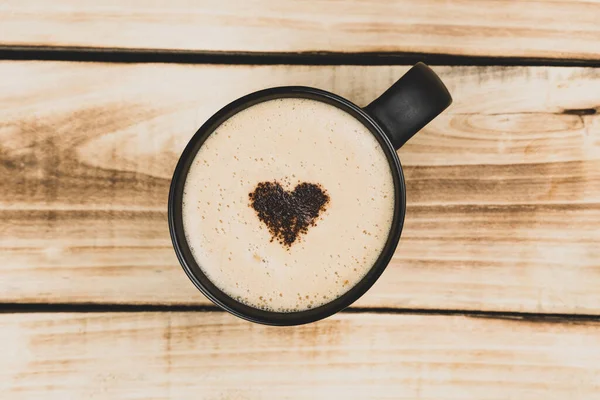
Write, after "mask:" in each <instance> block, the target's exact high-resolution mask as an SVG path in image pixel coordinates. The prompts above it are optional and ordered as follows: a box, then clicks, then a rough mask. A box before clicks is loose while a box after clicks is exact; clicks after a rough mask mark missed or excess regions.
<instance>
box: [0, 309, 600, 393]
mask: <svg viewBox="0 0 600 400" xmlns="http://www.w3.org/2000/svg"><path fill="white" fill-rule="evenodd" d="M240 338H243V341H242V340H240ZM0 341H1V343H2V346H3V347H4V351H3V358H1V359H0V392H2V393H3V398H6V397H5V396H8V397H9V398H15V399H26V398H44V399H61V400H62V399H65V398H77V399H95V398H110V399H113V398H121V399H183V398H194V399H274V398H276V399H316V398H328V399H332V398H335V399H392V398H393V399H416V398H418V399H432V400H433V399H435V400H444V399H452V400H458V399H477V400H485V399H545V400H551V399H557V400H559V399H560V400H563V399H573V400H575V399H581V400H593V399H598V398H600V397H599V396H600V363H599V362H598V360H600V323H574V324H560V323H547V322H526V321H519V320H495V319H485V318H469V317H462V316H423V315H354V314H341V315H338V316H335V317H333V318H331V319H329V320H327V321H323V322H319V323H316V324H313V325H309V326H302V327H293V328H272V327H264V326H258V325H250V324H248V323H245V322H241V321H239V320H237V319H236V318H234V317H232V316H230V315H226V314H225V313H201V314H197V313H119V314H115V313H113V314H110V313H109V314H95V313H92V314H21V315H11V314H5V315H0Z"/></svg>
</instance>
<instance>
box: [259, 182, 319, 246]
mask: <svg viewBox="0 0 600 400" xmlns="http://www.w3.org/2000/svg"><path fill="white" fill-rule="evenodd" d="M249 197H250V205H251V206H252V208H254V210H255V211H256V214H257V215H258V218H259V219H260V220H261V221H262V222H263V223H264V224H265V225H266V226H267V228H268V229H269V232H270V233H271V236H272V238H271V241H273V240H277V241H278V242H279V243H281V244H282V245H284V246H286V247H290V246H291V245H292V244H293V243H294V242H295V241H296V239H298V237H299V236H300V235H301V234H305V233H307V232H308V228H309V227H311V226H314V225H315V224H316V220H317V218H318V217H319V214H320V213H321V212H322V211H324V210H325V208H326V207H327V204H328V203H329V195H328V194H327V192H326V191H325V190H324V189H323V188H322V187H321V186H320V185H318V184H314V183H308V182H302V183H299V184H298V185H297V186H296V187H295V188H294V190H293V191H287V190H285V189H284V188H283V187H282V186H281V185H280V184H279V182H276V181H275V182H260V183H259V184H258V185H256V188H255V189H254V191H253V192H251V193H250V194H249Z"/></svg>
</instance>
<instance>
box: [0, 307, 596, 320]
mask: <svg viewBox="0 0 600 400" xmlns="http://www.w3.org/2000/svg"><path fill="white" fill-rule="evenodd" d="M127 312H130V313H134V312H139V313H141V312H225V311H223V310H222V309H220V308H219V307H217V306H213V305H184V304H180V305H156V304H112V303H106V304H101V303H0V314H27V313H127ZM341 313H342V314H393V315H432V316H436V315H437V316H463V317H469V318H489V319H504V320H514V321H525V322H541V323H585V322H598V323H600V315H594V314H568V313H532V312H520V311H478V310H477V311H473V310H459V309H429V308H393V307H351V308H347V309H345V310H343V311H342V312H341Z"/></svg>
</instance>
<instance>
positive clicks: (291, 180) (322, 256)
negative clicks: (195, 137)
mask: <svg viewBox="0 0 600 400" xmlns="http://www.w3.org/2000/svg"><path fill="white" fill-rule="evenodd" d="M182 212H183V225H184V232H185V236H186V240H187V243H188V245H189V247H190V250H191V252H192V254H193V256H194V259H195V260H196V262H197V263H198V265H199V266H200V268H201V269H202V271H203V272H204V273H205V274H206V275H207V277H208V278H209V279H210V280H211V281H212V282H213V283H214V284H215V286H217V287H218V288H219V289H221V290H222V291H223V292H225V293H226V294H227V295H229V296H230V297H232V298H234V299H236V300H238V301H240V302H242V303H244V304H247V305H249V306H252V307H255V308H259V309H263V310H269V311H279V312H297V311H303V310H307V309H311V308H315V307H318V306H320V305H323V304H325V303H329V302H331V301H333V300H335V299H336V298H338V297H340V296H342V295H343V294H344V293H346V292H347V291H348V290H350V289H351V288H352V287H353V286H354V285H356V284H357V283H358V282H359V281H360V280H361V279H362V278H363V277H364V276H365V275H366V274H367V272H368V271H369V270H370V269H371V267H372V266H373V264H374V263H375V261H376V260H377V258H378V257H379V254H380V253H381V251H382V249H383V247H384V245H385V243H386V241H387V238H388V234H389V231H390V228H391V225H392V219H393V213H394V183H393V178H392V172H391V169H390V166H389V164H388V161H387V158H386V156H385V153H384V152H383V149H382V148H381V146H380V144H379V143H378V142H377V139H376V138H375V137H374V136H373V134H372V133H371V132H370V131H369V130H368V128H366V127H365V126H364V125H363V124H362V123H361V122H360V121H358V120H357V119H356V118H354V117H353V116H352V115H350V114H348V113H347V112H345V111H343V110H341V109H339V108H337V107H335V106H332V105H329V104H326V103H323V102H320V101H316V100H309V99H301V98H286V99H277V100H270V101H265V102H262V103H259V104H256V105H254V106H251V107H249V108H247V109H245V110H243V111H241V112H239V113H237V114H235V115H234V116H232V117H231V118H229V119H228V120H226V121H225V122H224V123H222V124H221V125H220V126H219V127H218V128H217V129H216V130H215V131H214V132H213V133H212V134H211V135H210V136H209V137H208V139H207V140H206V142H205V143H204V144H203V145H202V147H201V148H200V150H199V151H198V153H197V154H196V156H195V158H194V161H193V163H192V165H191V166H190V170H189V172H188V175H187V177H186V182H185V185H184V195H183V209H182Z"/></svg>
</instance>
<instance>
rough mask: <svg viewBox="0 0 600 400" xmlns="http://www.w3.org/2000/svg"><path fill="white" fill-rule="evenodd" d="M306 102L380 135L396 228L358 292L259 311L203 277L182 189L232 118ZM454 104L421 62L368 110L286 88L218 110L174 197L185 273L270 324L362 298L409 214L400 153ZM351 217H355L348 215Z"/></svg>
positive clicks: (191, 147) (211, 294) (183, 162)
mask: <svg viewBox="0 0 600 400" xmlns="http://www.w3.org/2000/svg"><path fill="white" fill-rule="evenodd" d="M290 97H293V98H306V99H312V100H317V101H322V102H324V103H327V104H330V105H333V106H335V107H338V108H340V109H341V110H343V111H345V112H347V113H348V114H350V115H352V116H354V117H355V118H356V119H357V120H359V121H360V122H362V123H363V124H364V125H365V126H366V127H367V128H368V129H369V130H370V131H371V133H372V134H373V135H374V136H375V138H376V139H377V141H378V142H379V144H380V145H381V147H382V149H383V151H384V153H385V155H386V156H387V159H388V162H389V165H390V168H391V171H392V176H393V180H394V190H395V205H394V217H393V222H392V226H391V229H390V232H389V235H388V238H387V242H386V244H385V246H384V247H383V250H382V251H381V253H380V255H379V258H378V259H377V261H376V262H375V264H374V265H373V266H372V268H371V269H370V270H369V272H368V273H367V274H366V275H365V277H364V278H363V279H362V280H361V281H359V282H358V284H356V285H355V286H354V287H353V288H351V289H350V290H349V291H348V292H346V293H345V294H343V295H342V296H340V297H338V298H336V299H335V300H333V301H331V302H329V303H327V304H324V305H322V306H319V307H316V308H313V309H309V310H305V311H298V312H290V313H282V312H274V311H265V310H260V309H257V308H254V307H250V306H248V305H246V304H243V303H240V302H238V301H236V300H234V299H233V298H231V297H229V296H228V295H227V294H225V293H224V292H223V291H221V290H220V289H219V288H217V287H216V286H215V285H214V284H213V283H212V282H211V281H210V280H209V279H208V277H207V276H206V275H205V274H204V273H203V272H202V270H201V268H200V267H199V266H198V264H197V263H196V260H195V259H194V257H193V256H192V253H191V251H190V248H189V246H188V243H187V242H186V238H185V234H184V230H183V218H182V198H183V187H184V184H185V180H186V176H187V173H188V170H189V168H190V165H191V164H192V161H193V160H194V157H195V155H196V153H197V151H198V150H199V149H200V147H201V146H202V144H203V143H204V141H205V140H206V139H207V138H208V137H209V136H210V134H211V133H212V132H213V131H214V130H215V129H216V128H217V127H218V126H219V125H221V123H223V122H224V121H225V120H227V119H228V118H230V117H231V116H232V115H234V114H236V113H238V112H240V111H242V110H244V109H246V108H248V107H250V106H252V105H255V104H257V103H260V102H263V101H268V100H273V99H280V98H290ZM451 103H452V98H451V97H450V93H448V90H447V89H446V87H445V86H444V84H443V83H442V81H441V80H440V78H439V77H438V76H437V75H436V74H435V73H434V72H433V71H432V70H431V69H430V68H429V67H427V66H426V65H425V64H423V63H418V64H417V65H415V66H414V67H413V68H411V69H410V70H409V71H408V72H407V73H406V74H405V75H404V76H403V77H402V78H400V80H398V81H397V82H396V83H395V84H394V85H393V86H392V87H390V88H389V89H388V90H387V91H386V92H385V93H383V94H382V95H381V96H380V97H379V98H377V99H375V100H374V101H373V102H372V103H371V104H369V105H368V106H367V107H365V108H360V107H358V106H357V105H355V104H353V103H352V102H350V101H348V100H346V99H344V98H342V97H340V96H337V95H335V94H333V93H329V92H326V91H324V90H320V89H315V88H310V87H302V86H287V87H276V88H271V89H265V90H261V91H258V92H254V93H251V94H249V95H247V96H244V97H241V98H239V99H237V100H235V101H233V102H232V103H230V104H228V105H227V106H225V107H223V108H222V109H221V110H219V111H218V112H217V113H216V114H215V115H213V116H212V117H211V118H210V119H209V120H208V121H206V123H204V125H202V127H200V129H199V130H198V131H197V132H196V134H195V135H194V136H193V137H192V139H191V140H190V142H189V143H188V145H187V146H186V148H185V150H184V151H183V153H182V155H181V158H180V159H179V162H178V163H177V167H176V168H175V173H174V174H173V180H172V182H171V190H170V193H169V229H170V232H171V239H172V241H173V247H174V248H175V253H176V254H177V257H178V258H179V262H180V263H181V265H182V267H183V270H184V271H185V273H186V274H187V276H188V277H189V278H190V280H191V281H192V282H193V283H194V285H196V287H197V288H198V289H199V290H200V291H201V292H202V293H204V295H205V296H206V297H208V298H209V299H210V300H212V301H213V302H214V303H215V304H216V305H218V306H220V307H221V308H223V309H224V310H226V311H228V312H230V313H232V314H234V315H236V316H238V317H240V318H243V319H246V320H249V321H252V322H258V323H262V324H268V325H300V324H306V323H309V322H314V321H317V320H320V319H323V318H326V317H328V316H330V315H332V314H335V313H336V312H338V311H341V310H343V309H344V308H346V307H348V306H349V305H350V304H352V303H353V302H354V301H356V300H357V299H358V298H359V297H361V296H362V295H363V294H364V293H365V292H366V291H367V290H368V289H369V288H370V287H371V286H372V285H373V284H374V283H375V281H376V280H377V279H378V278H379V276H380V275H381V274H382V272H383V271H384V269H385V268H386V267H387V265H388V263H389V262H390V259H391V258H392V255H393V254H394V251H395V250H396V246H397V245H398V241H399V240H400V233H401V232H402V225H403V223H404V214H405V212H406V193H405V191H406V187H405V183H404V175H403V173H402V166H401V165H400V160H399V159H398V155H397V154H396V150H397V149H399V148H400V147H402V145H403V144H404V143H406V141H407V140H408V139H410V138H411V137H412V136H413V135H414V134H415V133H417V132H418V131H419V130H420V129H421V128H423V127H424V126H425V125H426V124H427V123H428V122H429V121H431V120H432V119H433V118H435V117H436V116H437V115H439V114H440V113H441V112H442V111H444V110H445V109H446V108H447V107H448V106H449V105H450V104H451ZM348 217H349V218H352V216H348Z"/></svg>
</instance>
